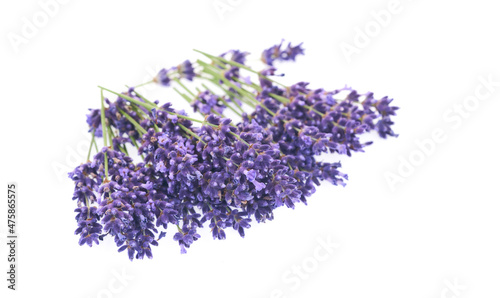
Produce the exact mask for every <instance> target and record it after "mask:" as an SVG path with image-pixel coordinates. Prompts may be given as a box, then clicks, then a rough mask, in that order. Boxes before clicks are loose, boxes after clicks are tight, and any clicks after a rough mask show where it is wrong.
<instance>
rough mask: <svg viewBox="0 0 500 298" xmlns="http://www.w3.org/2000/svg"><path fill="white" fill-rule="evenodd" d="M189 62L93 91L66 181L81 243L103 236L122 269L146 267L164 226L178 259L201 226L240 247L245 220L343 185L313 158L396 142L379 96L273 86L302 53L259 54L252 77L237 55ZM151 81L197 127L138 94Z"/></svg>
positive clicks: (387, 105)
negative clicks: (87, 137) (231, 234)
mask: <svg viewBox="0 0 500 298" xmlns="http://www.w3.org/2000/svg"><path fill="white" fill-rule="evenodd" d="M197 52H198V53H199V54H201V57H203V58H204V60H205V61H204V60H201V59H199V60H196V62H193V63H192V62H190V61H185V62H183V63H181V64H180V65H178V66H175V67H172V68H169V69H162V70H161V71H160V72H159V73H158V74H157V76H156V77H155V78H153V79H152V80H151V81H149V82H146V83H144V84H141V85H138V86H135V87H132V88H128V90H126V91H125V92H122V93H119V92H115V91H112V90H109V89H107V88H104V87H99V88H100V90H101V107H100V109H91V110H90V113H89V114H88V115H87V123H88V125H89V127H90V131H89V132H90V133H91V134H92V141H91V144H90V150H89V153H88V157H87V162H86V163H83V164H81V165H79V166H77V167H76V168H75V170H74V171H73V172H71V173H69V177H70V178H71V179H72V180H73V181H74V183H75V190H74V193H73V200H76V201H77V204H78V208H77V209H76V210H75V211H76V213H77V215H76V220H77V223H78V228H77V229H76V231H75V233H76V234H77V235H79V236H80V240H79V243H80V245H84V244H88V245H89V246H92V245H93V244H94V243H95V244H99V241H102V240H103V238H105V237H106V236H109V237H112V238H113V239H114V241H115V243H116V245H117V246H118V251H119V252H121V251H125V250H126V251H127V253H128V256H129V258H130V259H131V260H133V259H134V258H137V259H142V258H143V257H144V256H147V257H149V258H152V252H151V247H152V246H157V245H158V241H159V240H160V239H161V238H163V237H164V236H165V235H166V230H167V228H169V227H170V230H172V229H173V231H172V232H171V233H172V235H173V236H172V237H173V240H174V241H176V242H178V244H179V245H180V250H181V253H185V252H186V248H189V247H190V246H191V245H192V244H193V242H195V241H196V240H198V239H199V238H200V235H199V234H198V233H197V229H198V228H202V227H203V226H204V225H208V227H209V228H210V230H211V233H212V235H213V237H214V239H225V238H226V233H225V229H227V228H233V229H235V230H236V231H238V233H239V234H240V235H241V237H243V236H244V235H245V230H246V229H248V228H250V223H251V222H252V221H253V220H255V221H256V222H265V221H266V220H272V219H273V210H274V209H276V208H278V207H282V206H286V207H288V208H294V206H295V204H297V203H307V198H308V197H309V196H311V195H312V194H313V193H314V192H315V188H316V186H318V185H320V183H321V182H322V181H325V180H326V181H328V182H330V183H332V184H334V185H345V183H344V181H345V180H346V179H347V175H345V174H343V173H341V172H340V171H339V168H340V163H339V162H334V163H328V162H319V161H317V160H316V157H317V156H319V155H321V154H323V153H330V154H345V155H348V156H351V153H352V152H353V151H355V152H357V151H363V148H364V147H365V146H367V145H369V144H370V143H371V142H364V143H363V142H361V141H360V139H359V136H360V135H361V134H364V133H367V132H370V131H372V130H375V131H376V132H377V133H378V134H379V135H380V137H382V138H386V137H387V136H395V133H394V132H393V130H392V129H391V126H392V124H393V122H392V120H391V116H393V115H395V111H396V110H397V107H394V106H391V101H392V99H389V98H388V97H383V98H381V99H375V98H374V96H373V93H365V94H359V93H357V92H356V91H355V90H353V89H351V88H348V87H344V88H341V89H337V90H333V91H327V90H324V89H309V88H308V83H305V82H298V83H296V84H294V85H291V86H285V85H283V84H280V83H279V82H277V81H276V80H275V78H276V77H277V76H278V75H277V69H276V68H275V66H274V65H275V64H276V63H279V62H282V61H290V60H291V61H294V60H295V59H296V57H297V56H299V55H302V54H303V53H304V50H303V48H302V44H299V45H297V46H292V45H291V44H288V46H286V47H285V46H284V45H283V44H282V43H281V44H279V45H276V46H273V47H271V48H269V49H266V50H264V51H263V53H262V59H261V60H262V61H263V62H264V64H265V65H266V67H265V68H264V70H262V71H255V70H254V69H252V68H250V67H249V66H248V65H247V64H245V63H246V57H247V56H248V53H247V52H242V51H238V50H231V51H228V52H226V53H224V54H222V55H219V56H214V55H210V54H207V53H203V52H200V51H197ZM187 81H194V83H190V84H189V85H193V86H196V87H191V88H190V87H188V86H186V82H187ZM155 83H156V84H159V85H162V86H166V87H170V86H172V87H173V88H174V90H175V91H176V92H177V93H178V94H179V96H180V97H181V98H183V99H185V100H186V101H188V102H189V103H190V105H191V106H192V108H193V111H194V112H195V113H200V114H201V115H202V117H201V119H202V120H198V119H195V118H192V117H189V116H188V115H187V114H186V113H185V112H184V111H179V110H176V109H175V108H174V107H173V106H172V104H171V103H168V102H167V103H161V104H160V102H159V101H152V100H149V99H147V98H146V97H145V96H143V95H141V93H139V91H138V90H139V89H140V87H141V86H143V85H145V84H155ZM195 84H196V85H195ZM207 85H209V86H210V87H209V86H207ZM105 94H110V95H111V96H114V97H116V99H115V100H114V101H111V100H110V99H108V98H107V97H105ZM225 114H226V115H227V114H231V115H233V118H237V121H234V120H233V119H231V118H228V117H227V116H225ZM96 138H102V139H103V143H104V146H103V148H101V149H99V148H98V147H97V142H96ZM134 148H135V149H134ZM94 149H95V151H96V154H95V155H94V156H93V158H92V159H90V156H91V153H92V151H93V150H94ZM132 150H134V152H132ZM129 152H131V153H132V156H134V155H135V156H137V158H136V159H138V160H133V159H132V158H131V157H130V154H129Z"/></svg>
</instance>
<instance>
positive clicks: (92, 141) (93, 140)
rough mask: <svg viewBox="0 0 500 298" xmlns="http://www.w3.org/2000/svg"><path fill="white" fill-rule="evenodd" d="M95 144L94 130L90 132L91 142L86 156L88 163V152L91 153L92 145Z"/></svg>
mask: <svg viewBox="0 0 500 298" xmlns="http://www.w3.org/2000/svg"><path fill="white" fill-rule="evenodd" d="M94 142H95V129H93V130H92V140H90V147H89V153H88V154H87V161H90V152H91V151H92V144H93V143H94Z"/></svg>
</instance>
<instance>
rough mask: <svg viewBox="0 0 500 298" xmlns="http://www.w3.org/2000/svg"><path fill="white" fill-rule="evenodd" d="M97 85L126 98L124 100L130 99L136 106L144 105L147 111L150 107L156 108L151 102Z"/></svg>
mask: <svg viewBox="0 0 500 298" xmlns="http://www.w3.org/2000/svg"><path fill="white" fill-rule="evenodd" d="M97 87H99V88H101V90H106V91H108V92H110V93H113V94H115V95H117V96H119V97H121V98H123V99H126V100H128V101H130V102H131V103H134V104H136V105H138V106H141V107H144V108H146V109H148V110H149V111H151V110H152V109H156V108H158V107H157V106H156V105H152V104H149V103H145V102H142V101H139V100H137V99H135V98H132V97H130V96H128V95H125V94H121V93H117V92H115V91H112V90H109V89H107V88H104V87H101V86H97Z"/></svg>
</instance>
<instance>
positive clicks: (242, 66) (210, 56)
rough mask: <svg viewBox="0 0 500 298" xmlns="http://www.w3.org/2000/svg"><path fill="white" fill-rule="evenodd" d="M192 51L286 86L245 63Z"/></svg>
mask: <svg viewBox="0 0 500 298" xmlns="http://www.w3.org/2000/svg"><path fill="white" fill-rule="evenodd" d="M194 51H195V52H198V53H200V54H202V55H204V56H206V57H208V58H210V60H212V61H214V60H219V61H222V62H224V63H227V64H229V65H232V66H236V67H239V68H242V69H245V70H248V71H249V72H253V73H255V74H256V75H258V76H259V77H261V78H264V79H265V80H268V81H269V82H272V83H275V84H277V85H280V86H282V87H287V86H285V85H283V84H281V83H279V82H276V81H275V80H272V79H270V78H268V77H267V76H265V75H263V74H261V73H260V72H258V71H255V70H253V69H251V68H250V67H248V66H246V65H243V64H240V63H238V62H234V61H231V60H227V59H225V58H222V57H217V56H212V55H210V54H207V53H204V52H202V51H199V50H196V49H194Z"/></svg>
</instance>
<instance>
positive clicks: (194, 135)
mask: <svg viewBox="0 0 500 298" xmlns="http://www.w3.org/2000/svg"><path fill="white" fill-rule="evenodd" d="M177 125H178V126H179V127H180V128H182V129H183V130H184V131H185V132H187V133H188V134H190V135H191V136H193V137H195V138H197V139H198V140H199V141H200V142H202V143H203V144H205V145H206V144H207V143H205V142H204V141H203V140H202V139H201V137H200V136H198V135H197V134H195V133H194V132H192V131H191V130H190V129H189V128H187V127H185V126H184V125H182V124H180V123H177Z"/></svg>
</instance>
